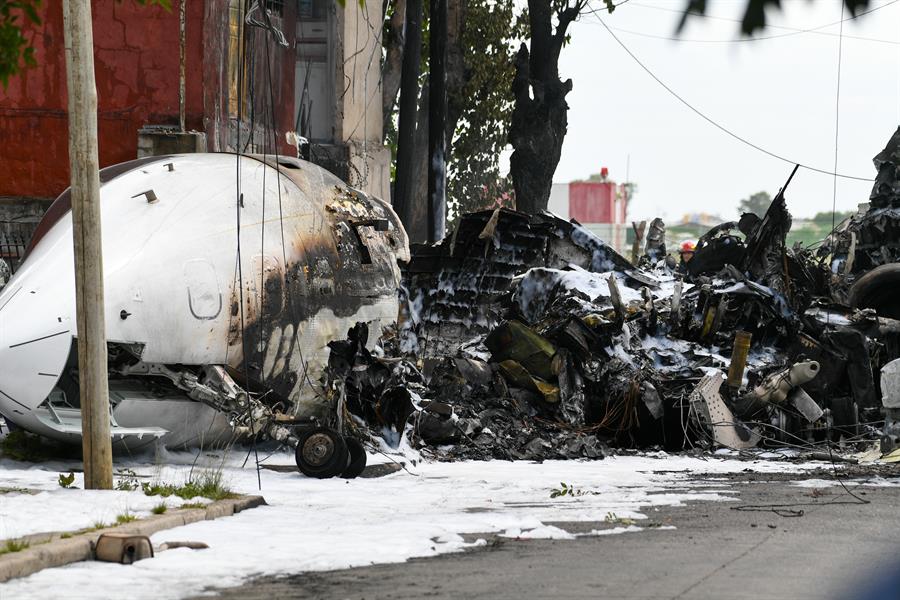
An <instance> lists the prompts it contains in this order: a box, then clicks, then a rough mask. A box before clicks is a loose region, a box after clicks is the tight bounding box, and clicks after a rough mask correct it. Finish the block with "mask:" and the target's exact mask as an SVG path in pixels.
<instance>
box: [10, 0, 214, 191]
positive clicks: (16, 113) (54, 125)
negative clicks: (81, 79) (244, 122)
mask: <svg viewBox="0 0 900 600" xmlns="http://www.w3.org/2000/svg"><path fill="white" fill-rule="evenodd" d="M92 8H93V16H94V49H95V50H94V63H95V66H94V68H95V73H96V79H97V95H98V107H99V115H98V128H99V131H98V134H99V146H100V166H101V167H105V166H108V165H111V164H115V163H120V162H124V161H126V160H131V159H133V158H135V157H136V156H137V130H138V129H140V128H141V127H142V126H143V125H146V124H154V125H160V124H161V125H174V126H177V125H178V112H179V103H178V81H179V76H178V71H179V24H178V1H177V0H176V1H175V2H173V6H172V10H171V11H166V10H164V9H162V8H159V7H154V6H150V7H143V6H140V5H138V4H137V3H135V2H117V1H115V0H95V1H94V2H93V3H92ZM187 11H188V14H187V28H186V36H187V46H186V69H187V78H186V82H187V85H186V114H187V115H186V116H187V127H188V129H201V128H202V115H203V80H202V78H201V77H199V74H200V71H201V62H202V60H203V46H202V42H203V36H202V29H203V28H202V23H203V19H204V3H203V2H190V3H188V4H187ZM40 15H41V19H42V21H43V22H42V24H41V25H40V26H38V27H36V28H33V29H31V30H30V31H27V32H26V36H28V37H30V39H32V41H33V44H34V47H35V59H36V60H37V63H38V66H37V67H35V68H31V69H28V70H26V71H25V73H24V74H22V75H20V76H17V77H13V78H12V79H10V82H9V88H8V89H7V90H6V91H5V92H4V93H3V94H0V139H2V140H3V144H0V164H2V165H3V176H2V177H0V196H21V197H31V198H52V197H55V196H57V195H58V194H59V193H61V192H62V191H63V190H64V189H65V188H66V187H67V186H68V180H69V152H68V117H67V102H68V100H67V96H66V60H65V51H64V40H63V20H62V3H61V2H55V1H54V2H44V3H43V6H42V8H41V9H40Z"/></svg>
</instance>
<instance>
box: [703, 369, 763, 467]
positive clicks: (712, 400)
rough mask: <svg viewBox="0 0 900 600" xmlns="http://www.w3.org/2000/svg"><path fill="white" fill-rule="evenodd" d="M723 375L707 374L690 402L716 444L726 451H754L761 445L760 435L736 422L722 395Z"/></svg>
mask: <svg viewBox="0 0 900 600" xmlns="http://www.w3.org/2000/svg"><path fill="white" fill-rule="evenodd" d="M723 381H725V378H724V376H723V375H722V373H721V372H716V373H714V374H710V375H706V376H705V377H704V378H703V379H701V380H700V383H698V384H697V387H696V388H695V389H694V391H693V392H692V393H691V397H690V403H691V407H692V409H693V411H694V415H695V417H696V418H697V419H699V421H700V425H701V427H704V428H706V429H707V430H709V431H710V432H712V438H713V440H714V441H715V443H716V444H718V445H719V446H723V447H725V448H734V449H738V450H740V449H744V448H753V447H754V446H756V445H757V444H758V443H759V440H760V435H759V434H758V433H757V432H755V431H753V430H751V429H749V428H747V426H746V425H744V424H743V423H740V422H739V421H737V420H735V418H734V415H733V414H732V412H731V410H730V409H729V408H728V407H727V406H726V405H725V401H724V400H723V399H722V396H721V395H720V394H719V389H720V388H721V387H722V382H723Z"/></svg>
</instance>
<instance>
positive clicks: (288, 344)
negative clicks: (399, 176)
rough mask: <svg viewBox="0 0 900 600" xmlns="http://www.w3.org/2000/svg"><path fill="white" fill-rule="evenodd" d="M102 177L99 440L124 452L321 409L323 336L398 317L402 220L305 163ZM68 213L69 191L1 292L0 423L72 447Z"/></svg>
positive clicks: (206, 162)
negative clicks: (102, 433) (109, 440)
mask: <svg viewBox="0 0 900 600" xmlns="http://www.w3.org/2000/svg"><path fill="white" fill-rule="evenodd" d="M101 182H102V185H101V190H100V202H101V212H102V219H103V223H102V225H103V256H104V272H105V277H104V280H105V306H106V330H107V339H108V342H109V347H110V354H109V372H110V398H111V404H112V417H113V428H112V431H113V437H114V440H124V441H125V442H127V443H128V445H129V447H134V446H136V445H140V443H146V442H149V441H151V440H152V439H153V438H154V437H163V440H164V441H165V442H166V443H167V444H168V445H175V446H178V445H189V444H197V443H201V441H202V440H203V438H204V436H206V437H208V438H215V437H221V436H227V435H230V434H231V433H232V430H233V429H235V422H236V421H241V419H239V418H238V416H237V414H236V413H238V412H241V410H242V409H240V407H242V406H249V405H248V404H247V402H245V400H246V399H247V398H248V397H252V398H255V399H258V400H259V402H261V404H259V402H256V403H255V404H254V406H255V409H254V410H257V413H259V414H261V413H262V412H265V413H266V418H268V419H270V420H271V418H273V416H274V415H278V414H283V415H285V416H287V417H296V416H299V415H309V414H316V413H317V412H323V411H324V410H325V409H326V404H327V403H326V401H325V396H326V394H325V393H324V391H323V389H322V382H321V381H320V378H321V369H322V367H323V365H324V362H325V361H326V360H327V347H326V344H327V342H329V341H331V340H333V339H338V338H342V337H343V336H345V335H346V333H347V331H348V329H349V328H350V327H351V326H353V325H354V324H355V323H357V322H368V323H370V324H371V325H373V326H375V327H377V328H380V326H381V325H382V324H386V323H389V322H393V321H394V320H395V319H396V316H397V302H398V301H397V287H398V283H399V278H400V273H399V269H398V266H397V259H401V260H407V259H408V252H409V249H408V241H407V238H406V234H405V232H404V230H403V228H402V226H401V225H400V223H399V220H398V219H397V217H396V215H395V214H394V212H393V211H392V210H391V208H390V206H389V205H388V204H386V203H385V202H383V201H381V200H379V199H377V198H373V197H371V196H368V195H366V194H364V193H362V192H359V191H356V190H353V189H350V188H348V187H347V186H346V185H345V184H344V183H343V182H341V181H340V180H338V179H337V178H336V177H334V176H333V175H331V174H330V173H328V172H326V171H324V170H323V169H321V168H319V167H317V166H315V165H312V164H310V163H307V162H303V161H299V160H296V159H291V158H284V157H278V158H277V159H276V158H275V157H262V156H260V157H253V156H237V155H234V154H191V155H178V156H166V157H154V158H150V159H141V160H137V161H132V162H130V163H125V164H123V165H117V166H115V167H110V168H108V169H104V170H103V171H102V172H101ZM70 208H71V207H70V193H69V191H68V190H67V191H66V192H64V193H63V194H62V195H61V196H60V197H59V198H58V199H57V200H56V202H55V203H54V204H53V205H52V207H51V208H50V210H49V211H48V213H47V215H46V216H45V217H44V219H43V221H42V222H41V224H40V225H39V227H38V229H37V231H36V232H35V236H34V239H33V240H32V244H31V248H30V250H29V253H28V256H27V257H26V259H25V261H24V262H23V264H22V265H21V267H20V269H19V270H18V272H17V273H16V274H15V276H14V277H13V278H12V279H11V280H10V282H9V283H8V284H7V285H6V286H5V287H4V288H3V289H2V291H0V413H2V414H3V415H4V416H5V417H6V418H7V419H8V420H10V421H12V422H13V423H15V424H16V425H18V426H21V427H23V428H25V429H28V430H31V431H33V432H36V433H39V434H42V435H45V436H48V437H53V438H56V439H60V440H68V441H78V439H79V437H80V410H79V408H80V405H79V400H78V397H77V395H78V384H77V379H78V365H77V352H75V351H74V348H75V345H76V344H77V338H78V332H77V330H76V320H75V285H74V267H73V247H72V213H71V210H70ZM229 399H230V400H229ZM198 400H201V401H200V402H198ZM247 412H248V415H250V414H251V413H253V410H251V409H250V408H249V407H248V408H247ZM254 414H255V413H254ZM256 416H259V415H256ZM253 420H254V417H253V416H248V417H247V418H245V419H244V422H243V425H244V426H247V427H249V429H245V432H246V431H251V432H252V431H258V430H260V429H261V426H260V423H259V422H258V421H259V420H258V419H257V420H256V422H255V424H253V423H250V422H249V421H253ZM145 436H146V439H144V442H139V441H138V440H140V439H143V438H145Z"/></svg>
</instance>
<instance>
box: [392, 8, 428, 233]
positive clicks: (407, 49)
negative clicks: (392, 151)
mask: <svg viewBox="0 0 900 600" xmlns="http://www.w3.org/2000/svg"><path fill="white" fill-rule="evenodd" d="M406 8H407V10H406V20H405V22H404V31H405V33H406V35H405V39H404V41H403V71H402V73H401V81H400V84H401V85H400V88H401V89H400V119H399V123H398V132H397V170H396V176H395V178H394V193H393V198H392V203H393V205H394V210H396V211H397V216H399V217H400V221H401V222H402V223H403V226H404V227H405V228H406V230H407V233H409V234H410V240H412V239H413V237H412V229H413V223H414V222H415V221H416V218H415V217H414V215H413V213H414V211H415V204H416V198H415V195H414V194H413V184H414V175H415V173H414V171H415V168H414V163H415V158H416V154H415V147H414V139H413V138H414V136H415V133H416V116H417V115H416V109H417V102H418V99H419V57H420V51H421V46H422V0H407V5H406Z"/></svg>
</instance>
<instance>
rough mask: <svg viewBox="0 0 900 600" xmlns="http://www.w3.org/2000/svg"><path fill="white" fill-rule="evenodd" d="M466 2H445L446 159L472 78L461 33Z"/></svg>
mask: <svg viewBox="0 0 900 600" xmlns="http://www.w3.org/2000/svg"><path fill="white" fill-rule="evenodd" d="M466 12H467V5H466V0H449V1H448V2H447V123H446V129H445V131H446V133H447V156H453V154H452V151H451V149H452V146H453V135H454V134H455V133H456V124H457V123H459V119H460V117H461V116H462V113H463V110H464V109H465V107H466V104H467V101H469V98H468V97H467V96H466V86H467V85H468V84H469V80H470V79H471V75H470V74H469V73H468V72H467V71H468V69H466V62H465V56H466V52H465V48H463V31H464V28H465V25H466Z"/></svg>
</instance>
